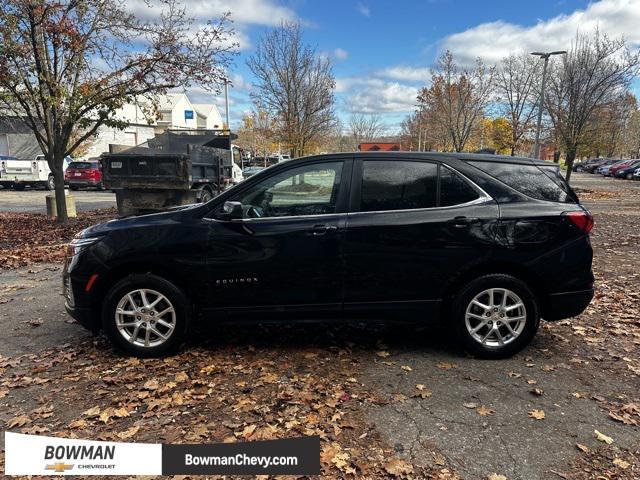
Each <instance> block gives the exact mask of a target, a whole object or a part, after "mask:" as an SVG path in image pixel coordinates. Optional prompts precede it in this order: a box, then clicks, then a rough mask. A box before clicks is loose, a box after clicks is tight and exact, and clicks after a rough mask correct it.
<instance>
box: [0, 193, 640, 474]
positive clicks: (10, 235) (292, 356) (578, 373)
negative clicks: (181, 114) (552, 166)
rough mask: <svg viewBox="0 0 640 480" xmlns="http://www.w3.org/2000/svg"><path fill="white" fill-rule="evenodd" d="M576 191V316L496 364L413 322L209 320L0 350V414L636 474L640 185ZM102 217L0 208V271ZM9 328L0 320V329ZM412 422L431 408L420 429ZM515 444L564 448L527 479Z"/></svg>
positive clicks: (335, 456)
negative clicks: (587, 282) (147, 335)
mask: <svg viewBox="0 0 640 480" xmlns="http://www.w3.org/2000/svg"><path fill="white" fill-rule="evenodd" d="M582 196H583V198H584V199H585V200H586V201H587V202H588V205H589V207H590V208H592V210H593V211H594V214H595V218H596V228H595V230H594V232H593V236H592V240H593V244H594V250H595V262H594V271H595V273H596V277H597V287H598V290H597V295H596V298H595V299H594V302H593V303H592V305H591V306H590V307H589V309H588V310H587V311H586V312H585V313H584V314H583V315H581V316H580V317H578V318H577V319H572V320H570V321H562V322H557V323H549V324H543V328H542V329H541V331H540V333H539V338H538V340H536V342H534V344H533V345H532V347H530V348H529V349H527V350H525V351H524V352H523V353H522V354H520V355H518V356H516V357H514V359H511V360H509V361H502V362H482V361H477V360H473V359H470V358H467V357H465V356H464V355H462V354H461V353H460V352H459V351H458V350H457V349H456V347H455V346H452V345H451V344H450V343H449V340H448V338H447V335H446V332H445V333H440V334H434V335H435V337H434V338H432V339H431V340H429V341H423V340H421V339H422V338H423V336H424V335H425V332H424V331H423V330H421V329H419V328H415V327H398V328H396V327H389V326H375V327H374V326H362V325H334V326H329V327H327V326H319V325H306V326H305V325H298V326H268V327H267V326H264V327H263V326H251V325H246V326H241V327H235V328H234V327H220V328H212V329H210V330H206V331H203V332H202V333H201V334H199V335H197V340H193V341H192V342H191V343H190V344H189V345H188V346H187V347H186V348H185V349H183V350H182V351H181V353H179V354H178V355H176V356H174V357H171V358H168V359H163V360H157V359H156V360H137V359H130V358H126V357H123V356H121V355H119V354H118V353H117V352H114V351H113V350H112V348H111V347H110V346H109V344H108V343H107V342H106V341H105V340H104V339H103V338H101V337H98V338H95V339H91V340H83V341H80V340H74V338H73V336H71V337H67V338H65V339H64V342H66V344H63V345H60V343H62V342H60V341H59V340H58V341H57V343H52V346H51V347H47V348H44V349H43V350H41V351H38V352H35V353H29V354H22V355H21V354H11V355H5V356H4V357H1V356H0V425H3V429H7V430H11V431H17V432H25V433H34V434H42V435H59V436H65V437H78V438H91V439H110V440H126V441H134V442H165V443H186V442H188V443H206V442H221V441H227V442H231V441H244V440H249V441H251V440H258V439H270V438H284V437H292V436H299V435H320V437H321V438H322V453H321V463H322V474H323V476H324V477H326V478H356V477H357V478H436V479H448V478H451V479H455V478H483V479H492V480H500V479H505V478H509V479H513V478H526V479H527V480H528V479H529V478H566V479H580V480H582V479H637V478H640V460H639V458H640V427H639V424H640V355H639V353H640V294H639V292H640V271H639V267H640V262H639V261H638V259H637V245H638V240H640V237H639V234H640V213H639V212H640V198H639V197H638V195H637V194H636V193H635V192H632V191H626V192H623V194H619V193H617V192H614V193H611V192H610V191H602V192H599V191H597V190H591V192H586V193H584V194H582ZM109 215H112V212H99V213H97V214H96V215H94V216H87V217H81V218H80V219H78V220H77V221H76V223H75V224H74V225H72V226H70V227H66V228H64V229H63V228H59V227H57V226H56V225H55V224H53V223H52V222H50V221H48V220H46V219H44V218H42V217H40V216H35V215H28V216H19V215H5V214H0V231H1V232H2V236H0V243H2V244H3V249H2V250H0V255H1V256H0V261H3V267H4V268H7V269H9V268H16V267H19V266H23V265H27V266H30V267H28V268H34V265H33V264H34V263H38V262H50V261H53V260H58V259H59V258H60V256H59V255H61V253H60V252H61V250H60V247H57V246H56V245H59V244H60V243H62V242H63V241H65V240H67V239H69V238H70V237H71V236H72V235H73V234H74V233H75V232H76V231H77V230H79V229H81V228H83V227H84V226H86V225H88V224H91V223H94V222H95V221H99V220H100V219H102V218H106V217H108V216H109ZM21 218H22V219H23V220H24V224H23V222H22V221H21ZM45 232H49V233H45ZM52 232H53V235H52V234H51V233H52ZM45 242H46V244H45ZM43 245H46V246H43ZM7 247H8V250H7ZM5 250H7V251H8V252H10V253H7V251H5ZM6 259H11V263H6V264H5V263H4V262H5V261H6ZM44 266H45V268H47V269H51V270H54V272H53V273H52V274H51V276H50V277H43V278H42V284H43V285H44V286H45V287H46V286H47V285H49V283H50V284H51V288H59V271H58V270H57V268H58V267H57V266H56V265H55V264H54V265H51V264H49V263H47V264H46V265H44ZM20 271H25V273H24V275H25V278H35V277H38V275H44V274H46V273H47V271H44V272H42V270H39V271H40V272H41V273H39V274H33V275H32V274H29V273H28V271H26V270H25V269H23V270H20ZM5 276H6V274H5ZM12 278H13V277H12ZM21 278H22V277H21ZM39 278H40V277H38V279H39ZM2 279H3V277H2V276H0V281H1V280H2ZM551 280H552V279H550V281H551ZM39 281H40V280H38V281H35V280H34V281H33V282H32V284H33V285H35V284H37V283H38V282H39ZM19 287H20V284H19V283H16V284H15V285H13V286H12V285H5V286H3V287H1V288H0V309H5V312H7V313H4V315H6V317H7V318H9V317H15V318H19V319H21V322H24V321H26V322H28V321H29V320H31V321H32V322H34V323H32V324H26V325H23V326H21V327H20V329H19V330H17V331H19V332H21V333H22V334H24V335H29V332H34V333H33V334H35V332H38V330H39V329H42V328H45V325H42V323H43V322H47V317H46V316H44V317H42V318H40V317H38V318H33V319H30V318H25V317H24V314H23V313H22V312H23V311H24V309H25V305H26V303H25V302H24V301H23V300H25V299H28V301H29V302H31V301H37V300H36V299H35V298H31V297H30V296H29V291H30V288H35V287H29V288H26V289H21V288H19ZM9 300H12V301H9ZM4 301H6V303H5V304H2V302H4ZM49 303H50V306H47V307H46V308H45V309H44V311H45V312H46V311H50V312H51V315H52V316H53V315H54V313H55V314H59V311H58V310H59V309H60V308H61V301H60V302H59V303H58V304H56V303H55V302H54V301H53V300H51V301H49V300H48V305H49ZM47 309H49V310H47ZM1 322H2V315H0V323H1ZM38 322H40V323H38ZM78 328H79V327H78ZM13 332H14V330H11V329H2V331H0V342H2V338H6V336H7V335H13V334H14V333H13ZM3 336H4V337H3ZM54 345H55V346H54ZM0 351H2V350H0ZM442 352H444V353H442ZM384 412H391V413H390V414H387V413H384ZM452 412H453V413H454V414H451V413H452ZM446 413H449V415H448V416H447V415H445V414H446ZM420 418H422V419H425V418H430V419H431V420H433V422H432V424H431V423H427V425H432V428H429V429H426V430H425V429H424V428H423V427H424V425H423V424H420V423H419V421H418V420H419V419H420ZM417 419H418V420H417ZM394 422H395V423H394ZM571 422H575V424H580V425H579V427H578V426H576V428H575V429H574V428H573V427H572V424H571ZM567 423H568V424H567ZM514 426H515V427H514ZM393 431H396V432H399V433H398V435H397V437H398V438H396V437H394V434H393V433H394V432H393ZM596 431H597V432H596ZM456 432H459V433H456ZM496 432H497V435H498V436H497V437H492V435H495V434H496ZM576 432H577V433H576ZM476 434H477V435H479V437H478V438H486V439H487V440H486V443H480V444H478V443H476V442H475V440H474V438H476V437H474V436H473V435H476ZM456 435H457V436H456ZM465 435H468V438H469V440H468V442H467V443H466V444H464V439H465ZM536 435H538V436H536ZM528 437H531V438H534V439H536V440H535V442H534V444H533V445H531V444H528V443H526V442H524V440H525V439H526V438H528ZM493 438H499V439H500V442H499V443H497V444H496V443H493V440H492V439H493ZM547 438H548V439H549V443H548V444H545V441H546V440H545V439H547ZM460 439H462V442H463V443H462V444H460V443H457V441H459V440H460ZM538 439H540V440H538ZM634 439H635V440H634ZM552 440H553V441H552ZM553 442H556V443H553ZM558 442H559V443H558ZM520 444H521V445H523V446H521V447H520V448H521V449H522V450H527V449H539V450H540V452H539V453H540V455H541V457H542V458H543V459H544V457H545V456H548V457H552V456H553V452H552V451H551V450H552V449H555V448H556V445H558V444H561V445H563V448H564V449H565V450H563V451H566V452H569V453H567V454H566V455H564V454H563V455H564V457H563V458H562V460H561V461H555V460H554V462H555V463H552V464H550V465H545V466H544V468H542V469H541V471H543V473H541V474H539V475H537V477H531V476H529V477H527V476H523V474H518V472H519V470H518V465H517V464H518V462H519V461H520V460H519V459H520V458H521V457H518V453H519V452H516V454H514V455H512V458H506V460H505V458H500V459H499V458H497V457H498V456H502V457H505V456H506V454H505V453H504V452H509V451H512V450H509V449H508V448H507V449H506V450H505V446H506V447H509V446H511V445H516V446H517V445H520ZM545 449H546V450H545ZM491 450H494V451H496V459H495V462H494V463H493V464H491V463H490V464H489V466H487V467H486V468H484V467H483V468H482V469H476V470H471V469H469V468H467V466H465V461H466V462H468V463H472V462H474V461H475V458H474V452H478V451H482V452H488V451H491ZM3 462H4V457H3V453H0V463H3ZM510 464H513V465H510ZM504 465H510V468H509V469H507V468H506V467H504ZM511 467H512V468H511ZM476 471H480V472H481V473H478V474H476V473H470V472H476Z"/></svg>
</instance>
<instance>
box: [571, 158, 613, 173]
mask: <svg viewBox="0 0 640 480" xmlns="http://www.w3.org/2000/svg"><path fill="white" fill-rule="evenodd" d="M606 160H607V159H606V158H589V159H587V160H583V161H581V162H576V163H574V164H573V166H572V167H571V170H572V171H574V172H585V171H588V169H589V167H591V166H595V165H599V164H601V163H602V162H604V161H606Z"/></svg>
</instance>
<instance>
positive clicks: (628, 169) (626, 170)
mask: <svg viewBox="0 0 640 480" xmlns="http://www.w3.org/2000/svg"><path fill="white" fill-rule="evenodd" d="M638 167H640V160H634V161H632V162H630V163H627V164H626V165H625V166H623V167H620V168H618V169H616V170H615V172H614V173H613V176H614V177H616V178H626V179H628V180H631V179H632V178H633V172H635V170H636V168H638Z"/></svg>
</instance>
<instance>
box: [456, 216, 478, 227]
mask: <svg viewBox="0 0 640 480" xmlns="http://www.w3.org/2000/svg"><path fill="white" fill-rule="evenodd" d="M479 221H480V219H479V218H478V217H464V216H461V217H455V218H453V219H451V220H449V223H450V224H451V225H453V226H454V227H456V228H464V227H468V226H469V225H471V224H472V223H478V222H479Z"/></svg>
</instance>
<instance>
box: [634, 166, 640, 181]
mask: <svg viewBox="0 0 640 480" xmlns="http://www.w3.org/2000/svg"><path fill="white" fill-rule="evenodd" d="M633 179H634V180H640V168H636V169H635V171H634V172H633Z"/></svg>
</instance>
